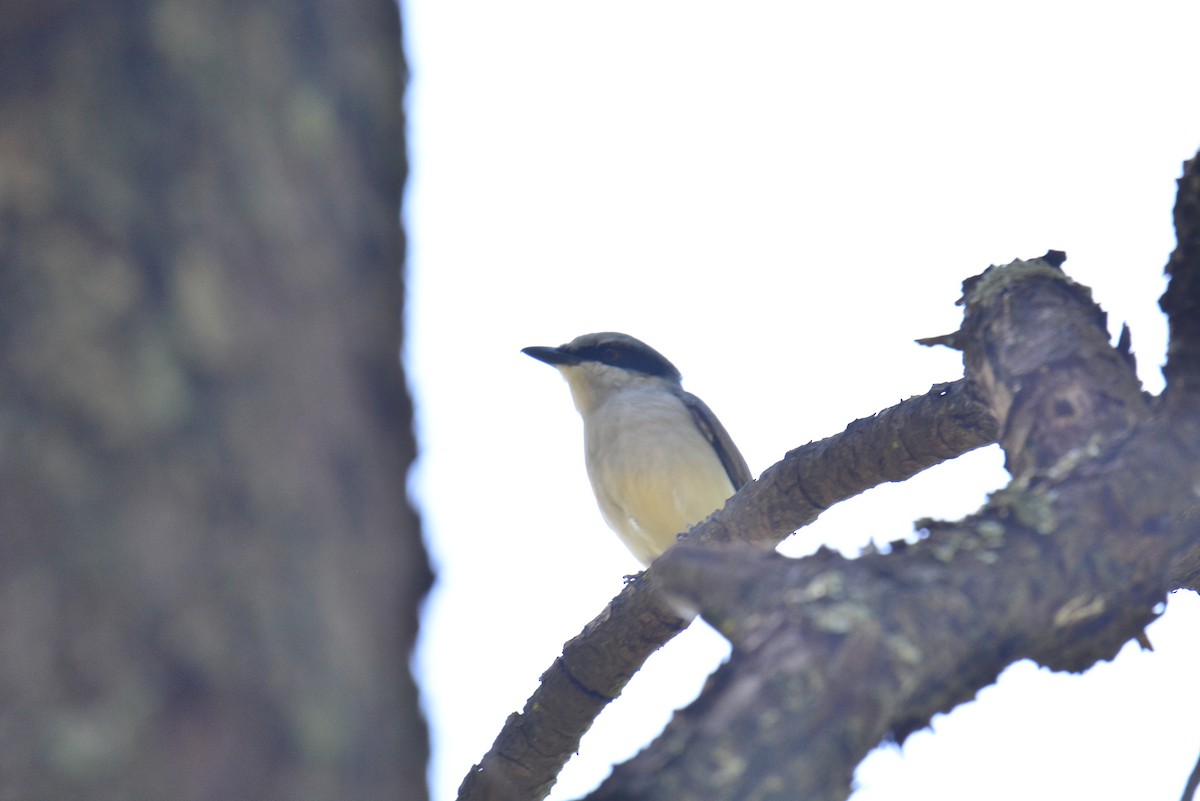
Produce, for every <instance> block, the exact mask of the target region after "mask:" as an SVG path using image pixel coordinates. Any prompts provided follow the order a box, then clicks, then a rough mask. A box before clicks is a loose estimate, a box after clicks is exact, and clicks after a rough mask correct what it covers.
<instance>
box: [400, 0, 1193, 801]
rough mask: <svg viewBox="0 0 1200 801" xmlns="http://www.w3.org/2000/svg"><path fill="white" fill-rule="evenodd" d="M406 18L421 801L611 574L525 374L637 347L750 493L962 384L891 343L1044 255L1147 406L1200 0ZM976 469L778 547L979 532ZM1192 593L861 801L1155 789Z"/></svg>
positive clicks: (1163, 788) (671, 703)
mask: <svg viewBox="0 0 1200 801" xmlns="http://www.w3.org/2000/svg"><path fill="white" fill-rule="evenodd" d="M980 8H983V6H982V4H969V3H962V2H957V3H941V4H936V3H935V4H930V3H920V2H906V3H896V2H873V3H872V2H867V3H821V4H817V3H811V4H804V3H782V2H780V3H744V4H741V3H739V4H733V3H722V4H715V3H707V2H669V3H668V2H646V0H642V1H641V2H636V3H634V2H612V1H610V2H605V3H581V2H572V1H571V0H546V2H538V3H533V2H522V1H521V0H512V1H510V2H503V3H498V2H494V0H487V1H484V0H480V1H477V2H456V1H455V0H414V1H413V2H408V3H403V4H402V12H403V13H404V15H405V21H404V22H405V26H406V32H405V35H406V40H407V46H408V55H409V58H410V61H411V65H412V71H413V83H412V88H411V92H410V95H409V103H408V111H409V118H410V123H411V129H410V130H411V138H410V147H411V154H412V160H413V162H412V175H411V179H412V180H411V184H410V188H409V194H408V199H407V204H408V205H407V211H406V222H407V224H408V231H409V235H410V237H411V240H410V241H411V259H410V263H409V287H410V295H409V298H408V322H409V343H408V345H409V347H408V352H407V358H408V364H409V367H410V370H411V373H410V380H411V382H412V386H413V390H414V392H415V394H416V401H417V415H418V420H417V424H418V435H419V437H420V444H421V449H422V456H421V461H420V464H419V468H418V470H417V473H416V475H415V476H414V481H413V484H412V492H413V495H414V498H415V500H416V502H417V503H418V505H419V506H420V508H421V511H422V515H423V520H424V524H425V533H426V538H427V541H428V543H429V547H430V550H431V553H432V558H433V559H434V563H435V568H436V570H437V571H438V584H437V587H436V588H435V592H434V594H433V596H432V597H431V599H430V601H429V603H428V604H427V608H426V616H425V618H424V623H423V626H424V629H423V637H424V638H423V642H422V647H421V650H420V652H419V654H418V658H417V660H416V665H417V668H418V671H419V675H418V680H419V681H420V682H421V684H422V688H423V693H424V700H425V707H426V710H427V713H428V714H429V716H430V724H431V726H432V732H433V738H434V739H433V749H434V753H433V765H432V768H431V780H432V791H433V798H434V800H435V801H449V799H452V798H453V797H454V794H455V791H456V790H457V787H458V784H459V782H460V781H461V780H462V778H463V776H464V774H465V773H466V771H467V770H468V768H469V767H470V766H471V764H472V763H474V762H475V761H477V760H478V759H479V758H480V757H481V756H482V755H483V753H484V752H485V751H486V750H487V748H488V747H489V746H490V744H491V742H492V739H493V738H494V737H495V735H496V733H497V732H498V731H499V729H500V727H501V725H502V723H503V722H504V719H505V717H507V716H508V715H509V714H510V713H511V712H513V711H516V710H519V709H520V708H521V707H522V705H523V704H524V702H525V699H526V698H527V697H528V695H529V693H530V692H531V691H532V690H533V688H534V687H535V686H536V683H537V679H538V676H539V675H540V674H541V673H542V671H543V670H545V669H546V668H547V667H549V665H550V663H551V662H552V661H553V659H554V658H555V656H557V655H558V653H559V650H560V648H561V645H562V643H563V642H564V641H566V640H568V639H570V638H571V637H572V636H574V635H575V634H577V633H578V632H579V630H580V629H581V628H582V627H583V625H584V624H585V623H586V622H587V621H589V620H590V619H591V618H592V617H594V616H595V615H596V614H597V613H598V612H600V611H601V610H602V609H603V608H604V605H605V604H606V603H607V601H608V600H609V599H610V598H611V597H612V596H613V595H615V594H616V593H617V592H618V591H619V590H620V589H621V577H622V576H623V575H624V574H626V573H631V572H634V571H635V570H636V569H637V568H638V565H637V563H636V562H635V561H634V560H633V558H632V557H631V556H629V555H628V554H627V553H626V552H625V550H624V548H623V547H622V546H621V545H620V543H619V541H618V540H617V539H616V536H615V535H613V534H612V533H611V532H610V531H608V529H607V528H606V527H605V525H604V523H603V521H602V520H601V518H600V515H599V512H598V511H597V509H596V505H595V501H594V500H593V498H592V496H591V492H590V489H589V487H588V484H587V479H586V476H585V474H584V470H583V454H582V433H581V424H580V421H579V419H578V416H577V415H576V413H575V410H574V408H573V407H572V405H571V401H570V397H569V394H568V391H567V387H566V384H565V383H564V382H563V381H562V380H561V379H560V378H559V377H558V375H557V374H556V373H555V371H553V370H552V369H550V368H549V367H547V366H546V365H544V364H540V363H538V362H536V361H534V360H532V359H529V358H528V357H525V356H523V355H522V354H521V353H520V349H521V348H522V347H524V346H527V345H557V344H561V343H562V342H565V341H567V340H569V339H572V338H573V337H575V336H576V335H577V334H581V333H585V332H589V331H599V330H618V331H625V332H627V333H630V334H633V335H634V336H637V337H639V338H641V339H644V340H645V341H647V342H648V343H650V344H651V345H653V346H654V347H655V348H657V349H659V350H661V351H662V352H663V353H665V354H666V355H667V356H668V358H670V359H671V360H672V361H673V362H674V363H675V364H676V365H677V366H678V367H679V368H680V370H681V371H682V372H683V374H684V386H685V387H686V388H688V389H690V390H691V391H692V392H695V393H696V394H698V395H700V396H701V397H703V398H704V399H705V400H706V401H707V402H708V404H709V405H710V406H711V407H712V408H713V410H714V411H715V412H716V413H717V415H718V416H719V417H720V418H721V419H722V421H723V422H724V423H725V425H726V427H727V428H728V429H729V431H730V433H731V434H732V436H733V437H734V439H735V440H736V441H737V442H738V444H739V446H740V447H741V450H742V452H743V453H744V454H745V456H746V459H747V461H748V462H749V463H750V467H751V470H752V471H753V472H754V473H755V474H758V473H760V472H762V471H763V470H764V469H766V468H767V467H768V466H770V465H771V464H772V463H773V462H775V461H776V460H778V459H779V458H780V457H781V456H782V455H783V453H784V452H785V451H787V450H788V449H790V448H793V447H795V446H797V445H800V444H803V443H804V442H807V441H809V440H812V439H819V438H821V437H825V436H828V435H830V434H834V433H836V432H838V431H841V430H842V429H843V428H844V427H845V425H846V424H847V423H849V422H850V421H851V420H853V419H855V418H857V417H863V416H867V415H870V414H872V413H874V412H876V411H878V410H879V409H882V408H884V407H887V406H890V405H892V404H894V403H896V402H897V401H899V400H900V399H902V398H905V397H908V396H910V395H913V394H917V393H921V392H924V391H925V390H926V389H928V387H929V386H930V385H931V384H933V383H935V382H939V381H950V380H953V379H955V378H958V377H960V376H961V375H962V367H961V363H960V362H959V360H958V358H957V354H955V353H953V352H951V351H949V350H946V349H944V348H942V349H929V348H922V347H919V346H917V345H915V344H914V343H913V340H914V339H917V338H918V337H926V336H931V335H935V334H942V333H946V332H948V331H951V330H953V329H954V328H955V327H957V325H958V322H959V319H960V312H961V310H960V309H959V308H957V307H956V306H955V305H954V301H955V300H956V299H957V297H958V296H959V290H960V283H961V281H962V280H963V279H964V278H966V277H968V276H970V275H973V274H975V273H978V272H980V271H981V270H982V269H983V268H984V267H986V266H987V265H988V264H990V263H1001V262H1007V261H1009V260H1011V259H1013V258H1016V257H1022V258H1024V257H1034V256H1038V255H1041V254H1042V253H1044V252H1045V251H1046V250H1047V249H1050V248H1054V249H1059V250H1065V251H1066V252H1067V253H1068V257H1069V258H1068V261H1067V263H1066V269H1067V271H1068V273H1069V274H1070V275H1071V276H1073V277H1074V278H1075V279H1076V280H1077V281H1080V282H1081V283H1084V284H1087V285H1088V286H1090V287H1092V288H1093V290H1094V293H1095V297H1096V299H1097V300H1098V301H1099V302H1100V303H1101V305H1102V306H1103V307H1104V308H1105V310H1106V311H1107V312H1108V314H1109V324H1110V329H1111V330H1112V331H1114V332H1116V331H1118V330H1119V328H1120V325H1121V323H1122V322H1128V323H1129V325H1130V327H1131V328H1132V330H1133V344H1134V350H1135V352H1136V354H1137V356H1138V358H1139V368H1140V373H1141V376H1142V379H1143V381H1144V382H1145V383H1146V386H1147V388H1149V389H1150V390H1151V391H1155V392H1157V391H1158V390H1159V389H1160V388H1161V384H1162V379H1161V374H1160V372H1159V367H1160V365H1161V363H1162V359H1163V351H1164V348H1165V337H1166V328H1165V322H1164V321H1163V318H1162V315H1161V314H1160V313H1159V311H1158V306H1157V301H1158V297H1159V295H1160V294H1161V293H1162V290H1163V286H1164V283H1163V279H1162V268H1163V265H1164V264H1165V263H1166V260H1167V256H1168V255H1169V253H1170V251H1171V249H1172V248H1173V246H1174V236H1173V232H1172V228H1171V209H1172V204H1173V201H1174V193H1175V180H1176V178H1177V177H1178V176H1179V174H1180V165H1181V163H1182V162H1183V161H1184V160H1185V159H1187V158H1190V157H1191V156H1192V155H1193V154H1194V153H1195V152H1196V150H1197V148H1200V103H1197V102H1196V98H1197V90H1196V78H1197V75H1198V74H1200V72H1198V70H1197V63H1198V57H1197V52H1196V46H1195V34H1196V31H1197V30H1200V3H1197V2H1195V0H1181V1H1179V2H1166V3H1155V2H1148V3H1143V4H1138V5H1137V7H1136V9H1135V7H1134V5H1132V4H1126V3H1121V4H1117V3H1102V2H1101V3H1084V2H1072V3H1062V2H1059V3H1056V2H1052V1H1050V0H1041V2H1036V3H1034V2H1029V3H1025V2H1008V3H1004V4H989V5H988V6H987V8H989V9H992V10H991V11H988V12H984V11H981V10H979V9H980ZM1005 480H1006V474H1005V473H1004V471H1003V469H1002V467H1001V459H1000V456H999V453H998V451H997V450H996V449H995V448H991V449H986V450H984V451H979V452H976V453H973V454H970V455H968V456H966V457H964V458H961V459H958V460H956V461H954V462H952V463H949V464H947V465H943V466H941V467H939V468H936V469H934V470H930V471H928V472H927V473H925V474H923V475H922V476H919V477H918V478H917V479H914V480H913V481H910V482H908V483H906V484H904V485H898V486H889V487H885V488H881V489H879V490H875V491H872V492H869V493H867V494H866V495H864V496H862V497H861V498H858V499H855V500H854V501H852V502H849V503H846V504H843V505H842V506H839V507H836V508H835V509H833V510H831V511H829V512H827V513H826V514H825V515H824V516H823V517H822V518H821V520H820V521H818V523H817V524H816V525H814V526H812V527H810V528H807V529H805V530H803V531H802V532H801V533H800V534H799V535H798V536H796V537H794V538H793V540H792V541H790V542H788V543H786V544H785V546H784V548H783V550H784V551H785V552H786V553H788V554H789V555H801V554H804V553H807V552H810V551H812V550H814V549H815V548H816V547H817V546H818V545H819V544H822V543H824V544H829V545H831V546H833V547H836V548H838V549H840V550H842V551H843V552H845V553H848V554H852V553H854V552H856V550H857V549H858V548H860V547H861V546H862V545H863V544H865V543H867V542H869V541H871V540H872V539H875V540H878V541H887V540H890V539H895V538H898V537H903V536H907V535H908V534H910V533H911V530H912V521H913V520H915V519H917V518H920V517H926V516H933V517H943V518H947V519H954V518H956V517H959V516H962V515H964V514H967V513H969V512H970V511H972V510H974V509H976V508H977V507H978V506H979V505H980V504H981V503H983V502H984V500H985V495H986V493H987V492H988V491H989V490H992V489H995V488H996V487H998V486H1001V485H1002V484H1003V483H1004V482H1005ZM1197 631H1200V603H1198V602H1197V598H1196V597H1195V596H1194V595H1191V594H1188V595H1186V596H1185V595H1180V596H1173V597H1172V598H1171V599H1170V601H1169V607H1168V611H1167V613H1166V615H1165V616H1164V617H1163V619H1161V620H1160V621H1159V622H1157V623H1156V624H1155V625H1154V626H1153V627H1151V629H1150V635H1151V639H1152V640H1153V641H1154V643H1155V646H1156V648H1157V650H1156V651H1155V652H1154V653H1148V654H1143V653H1141V652H1139V651H1137V649H1136V646H1127V647H1126V649H1125V650H1124V651H1122V653H1121V655H1120V657H1119V658H1118V659H1117V660H1116V661H1114V662H1113V663H1111V664H1103V665H1100V666H1099V667H1097V668H1095V669H1093V670H1092V671H1090V672H1089V673H1088V674H1086V675H1085V676H1083V677H1075V676H1069V675H1063V674H1050V673H1049V672H1047V671H1043V670H1038V669H1037V668H1035V667H1034V666H1033V665H1031V664H1030V663H1028V662H1025V663H1020V664H1018V665H1016V666H1014V667H1012V668H1010V669H1009V670H1008V671H1007V672H1006V673H1005V674H1004V675H1003V676H1002V678H1001V680H1000V682H999V684H998V685H997V686H994V687H991V688H988V689H986V690H984V691H983V692H982V693H981V694H980V696H979V699H978V701H976V702H974V703H971V704H966V705H964V706H962V707H960V708H959V709H957V710H955V711H954V712H953V713H952V714H950V715H947V716H941V717H938V718H937V719H935V721H934V727H933V728H934V731H933V732H932V733H931V732H929V731H925V732H921V733H918V734H916V735H914V736H913V737H912V738H910V740H909V741H908V742H907V743H906V744H905V746H904V748H903V749H902V750H901V749H897V748H896V747H894V746H887V747H884V748H881V749H879V750H877V751H876V752H875V753H874V754H873V755H872V756H871V757H869V758H868V759H867V761H866V762H865V763H864V764H863V766H862V767H861V768H860V770H859V771H858V774H857V782H858V786H859V788H860V789H859V790H858V791H857V792H856V794H855V795H854V799H855V801H899V800H901V799H921V800H922V801H942V800H943V799H944V800H945V801H951V799H953V801H961V799H962V798H971V799H973V800H974V801H991V799H1012V798H1035V799H1037V798H1096V799H1110V798H1111V799H1129V798H1156V799H1171V798H1177V797H1178V795H1179V793H1180V792H1181V790H1182V786H1183V782H1184V780H1185V779H1186V777H1187V773H1188V771H1189V770H1190V768H1191V765H1192V761H1193V760H1194V759H1195V757H1196V755H1197V752H1200V732H1198V730H1197V728H1196V726H1195V721H1196V720H1198V719H1200V693H1197V692H1196V667H1195V666H1196V664H1198V663H1200V646H1198V644H1197V638H1196V632H1197ZM725 650H726V647H725V645H724V641H723V640H722V639H721V638H720V637H719V636H718V635H716V634H715V633H713V632H712V631H711V630H706V629H705V628H704V627H703V626H701V625H696V626H693V627H692V630H689V631H688V632H687V633H686V634H685V635H684V636H683V637H680V638H678V639H677V640H676V641H674V642H672V643H670V644H669V645H668V646H667V647H666V648H665V649H664V650H663V651H662V652H660V653H659V654H658V655H656V656H655V657H654V658H653V659H652V660H651V663H650V664H649V666H648V667H647V669H646V670H644V671H643V672H642V674H639V675H638V676H637V677H635V679H634V681H633V682H632V683H631V684H630V686H629V688H628V690H627V691H626V694H625V696H624V697H623V698H622V699H620V700H619V701H618V702H617V703H616V704H614V705H613V707H612V708H611V709H609V710H607V711H606V712H605V714H604V715H602V716H601V718H600V720H599V722H598V723H597V725H596V726H595V727H594V729H593V730H592V732H591V733H589V735H588V736H587V737H585V738H584V740H583V743H582V746H581V749H580V756H579V757H577V758H576V759H574V760H572V762H571V763H570V764H569V765H568V767H567V769H566V770H565V771H564V773H563V774H562V777H561V779H560V783H559V786H558V787H556V788H555V791H554V794H553V795H552V798H553V799H567V798H574V797H577V796H579V795H581V794H583V793H585V792H586V791H587V790H589V789H591V788H592V787H593V786H594V785H595V784H596V783H597V782H598V781H600V780H601V779H602V778H603V777H604V776H605V775H607V773H608V770H609V766H610V765H611V764H612V763H613V762H614V761H620V760H624V759H626V758H628V757H629V756H631V755H632V754H633V753H635V752H636V751H637V750H638V749H640V748H641V747H642V746H644V745H645V744H646V743H647V742H649V740H650V739H652V738H653V737H654V736H655V735H656V734H657V733H658V731H660V730H661V728H662V726H663V724H664V723H665V721H666V720H667V718H668V716H669V715H670V713H671V710H673V709H674V708H676V707H678V706H681V705H683V704H686V703H687V702H688V701H689V700H690V699H691V698H692V697H694V695H695V693H696V692H697V691H698V689H699V687H700V685H701V683H702V682H703V680H704V678H705V676H707V675H708V674H709V673H710V672H711V671H712V670H713V668H714V666H715V665H716V664H717V663H718V662H719V661H720V660H721V659H722V658H723V656H724V654H725Z"/></svg>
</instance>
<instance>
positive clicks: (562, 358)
mask: <svg viewBox="0 0 1200 801" xmlns="http://www.w3.org/2000/svg"><path fill="white" fill-rule="evenodd" d="M521 353H524V354H525V355H526V356H532V357H533V358H535V359H537V360H538V361H539V362H545V363H546V364H553V365H555V366H558V365H560V364H579V357H578V356H576V355H575V354H574V353H568V352H567V351H565V350H563V349H562V348H547V347H543V346H541V345H535V346H533V347H531V348H521Z"/></svg>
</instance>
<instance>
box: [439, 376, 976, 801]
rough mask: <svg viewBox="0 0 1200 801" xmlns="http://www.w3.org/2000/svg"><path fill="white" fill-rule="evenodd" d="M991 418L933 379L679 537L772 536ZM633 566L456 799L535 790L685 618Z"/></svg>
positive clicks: (952, 450)
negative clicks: (627, 580) (631, 577)
mask: <svg viewBox="0 0 1200 801" xmlns="http://www.w3.org/2000/svg"><path fill="white" fill-rule="evenodd" d="M995 431H996V427H995V420H994V419H993V418H992V417H991V415H990V413H989V412H988V410H987V409H986V408H985V407H983V406H982V405H981V404H980V403H979V402H978V401H977V400H975V399H974V398H973V397H972V396H971V395H970V393H969V392H968V391H967V387H966V385H965V384H964V382H961V381H959V382H955V383H952V384H943V385H939V386H935V387H933V388H932V389H931V390H930V391H929V392H928V393H926V394H925V395H921V396H917V397H914V398H910V399H908V400H906V401H904V402H902V403H900V404H898V405H897V406H894V407H892V408H890V409H885V410H884V411H882V412H880V413H879V414H877V415H875V416H873V417H870V418H866V419H863V420H858V421H855V422H854V423H851V424H850V426H848V427H847V429H846V430H845V431H844V432H843V433H841V434H838V435H836V436H833V437H829V438H828V439H825V440H822V441H820V442H815V443H809V444H808V445H805V446H803V447H800V448H797V449H795V450H793V451H791V452H790V453H788V454H787V456H786V457H785V458H784V459H783V460H782V461H780V462H779V463H777V464H776V465H774V466H773V467H771V468H770V469H768V470H767V471H766V472H764V473H763V475H762V476H761V477H759V479H758V480H757V481H752V482H751V483H750V484H748V485H747V486H745V487H744V488H743V489H742V490H741V491H740V492H738V494H737V495H735V496H734V497H733V498H731V499H730V500H729V502H728V503H727V504H726V506H725V507H724V508H723V509H721V510H720V511H718V512H716V513H715V514H714V515H713V516H712V517H710V518H709V519H708V520H706V521H705V522H703V523H701V524H700V525H698V526H696V527H695V528H693V529H692V530H691V531H690V532H688V533H687V534H686V535H685V536H684V540H685V541H689V542H708V543H719V542H743V543H753V544H756V545H759V546H774V545H776V544H778V543H779V542H780V541H781V540H782V539H783V538H785V537H786V536H788V535H789V534H791V533H792V532H793V531H795V530H796V529H797V528H800V527H802V526H805V525H808V524H809V523H811V522H812V521H814V520H816V518H817V516H818V515H819V514H820V513H821V512H822V511H823V510H824V509H826V508H828V507H829V506H831V505H833V504H835V503H837V502H838V501H840V500H844V499H846V498H850V497H852V496H854V495H857V494H858V493H860V492H863V491H864V490H867V489H869V488H871V487H874V486H877V485H879V484H882V483H885V482H888V481H903V480H904V479H907V478H909V477H911V476H913V475H915V474H916V473H918V472H920V471H921V470H924V469H926V468H928V467H932V466H933V465H935V464H938V463H940V462H943V461H945V460H946V459H950V458H953V457H955V456H958V455H961V454H963V453H966V452H967V451H970V450H973V449H975V448H978V447H981V446H983V445H987V444H990V443H991V442H994V441H995ZM655 570H656V568H655V566H653V565H652V566H651V567H650V569H649V570H648V571H646V572H645V573H642V574H639V576H638V577H637V578H635V579H634V580H633V581H631V582H630V583H629V584H628V586H626V588H625V589H624V590H623V591H622V592H621V594H620V595H618V596H617V597H616V598H615V599H613V601H612V602H611V603H610V604H609V606H608V608H606V609H605V610H604V611H603V612H602V613H601V614H600V615H599V616H598V617H597V618H596V619H595V620H593V621H592V622H591V623H589V624H588V626H587V627H586V628H585V629H584V630H583V632H582V633H580V634H579V635H578V636H577V637H575V638H574V639H572V640H571V641H570V642H568V643H567V644H566V645H565V646H564V647H563V654H562V656H560V657H559V658H558V659H557V660H555V662H554V664H553V665H551V667H550V668H549V669H548V670H547V671H546V672H545V673H544V674H543V675H542V677H541V684H540V686H539V687H538V689H537V690H536V691H535V692H534V694H533V695H532V696H531V697H530V698H529V700H528V701H527V702H526V704H525V708H524V710H523V711H522V712H521V713H519V714H517V713H514V714H513V715H511V716H510V717H509V718H508V720H507V721H506V722H505V724H504V727H503V729H502V730H501V731H500V734H499V735H498V736H497V738H496V740H495V742H494V743H493V745H492V747H491V749H490V750H489V751H488V753H487V754H486V755H485V756H484V757H483V759H482V760H481V761H480V763H479V764H478V765H476V766H474V767H473V768H472V770H471V772H470V773H469V774H468V775H467V777H466V779H465V780H464V781H463V784H462V787H461V788H460V789H459V798H460V799H462V801H467V800H468V799H470V800H471V801H481V800H482V799H488V801H507V800H509V799H512V800H516V799H519V800H520V801H526V800H527V799H539V798H544V797H545V796H546V795H547V794H548V793H549V791H550V788H551V787H552V786H553V784H554V781H555V778H556V777H557V776H558V772H559V770H561V768H562V766H563V765H565V764H566V762H567V760H568V759H569V758H570V757H571V755H573V754H574V753H575V752H576V751H577V750H578V748H579V741H580V739H581V738H582V737H583V735H584V733H585V732H586V731H587V730H588V728H589V727H590V726H591V724H592V722H593V721H594V720H595V719H596V716H597V715H599V714H600V712H601V711H602V710H603V709H604V707H605V706H607V704H608V703H609V702H610V701H612V700H613V699H614V698H616V697H617V696H618V695H620V693H621V690H622V689H623V688H624V686H625V684H626V682H628V681H629V679H630V678H631V677H632V676H633V674H634V673H636V672H637V671H638V670H639V669H640V668H641V666H642V664H643V663H644V662H645V661H646V659H647V658H649V656H650V655H651V654H652V653H654V651H656V650H658V649H659V648H660V647H662V645H663V644H665V643H666V642H668V641H669V640H670V639H671V638H672V637H673V636H675V634H677V633H678V632H679V631H681V630H682V629H683V628H684V627H686V625H687V621H686V620H684V619H683V618H681V617H679V616H678V615H676V614H675V612H674V611H673V609H672V607H671V606H670V605H669V604H668V603H667V601H666V599H665V598H664V597H663V596H662V595H661V594H660V593H659V592H657V591H656V589H655V583H654V581H653V579H652V577H653V575H654V573H655Z"/></svg>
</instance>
